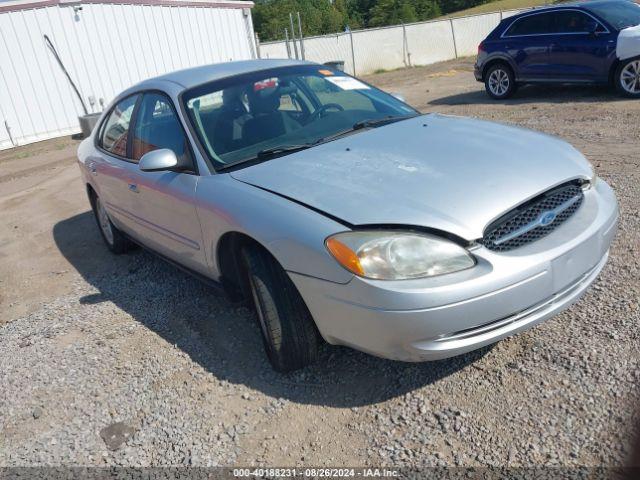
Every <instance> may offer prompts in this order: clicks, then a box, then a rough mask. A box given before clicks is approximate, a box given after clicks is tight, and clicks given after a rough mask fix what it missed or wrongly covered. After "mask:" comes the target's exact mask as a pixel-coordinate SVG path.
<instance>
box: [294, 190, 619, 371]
mask: <svg viewBox="0 0 640 480" xmlns="http://www.w3.org/2000/svg"><path fill="white" fill-rule="evenodd" d="M617 219H618V207H617V202H616V199H615V196H614V194H613V191H612V190H611V188H610V187H609V186H608V185H607V184H606V183H605V182H604V181H602V180H599V181H598V182H597V183H596V185H595V186H593V187H592V188H590V189H589V190H588V191H586V192H585V200H584V202H583V205H582V206H581V207H580V209H579V210H578V211H577V212H576V214H575V215H573V216H572V217H571V218H570V219H569V220H567V221H566V222H565V223H564V224H563V225H562V226H560V227H559V228H558V229H556V230H555V231H554V232H552V233H551V234H550V235H548V236H546V237H544V238H542V239H540V240H538V241H536V242H533V243H531V244H529V245H527V246H524V247H521V248H518V249H515V250H512V251H509V252H493V251H490V250H488V249H486V248H484V247H480V248H478V249H475V250H473V252H472V253H473V254H474V255H475V257H476V259H477V261H478V264H477V265H476V266H475V267H474V268H471V269H469V270H466V271H462V272H457V273H453V274H449V275H443V276H440V277H433V278H427V279H419V280H405V281H379V280H367V279H363V278H360V277H353V278H352V279H351V281H350V282H349V283H347V284H337V283H332V282H327V281H324V280H319V279H316V278H313V277H308V276H303V275H299V274H295V273H289V275H290V276H291V278H292V280H293V281H294V283H295V284H296V286H297V288H298V290H299V291H300V293H301V294H302V296H303V298H304V300H305V301H306V303H307V306H308V307H309V310H310V311H311V314H312V315H313V317H314V319H315V321H316V324H317V325H318V329H319V330H320V332H321V334H322V335H323V337H324V338H325V339H326V340H327V341H328V342H329V343H333V344H340V345H348V346H351V347H353V348H356V349H358V350H362V351H365V352H368V353H371V354H373V355H376V356H380V357H385V358H390V359H394V360H403V361H424V360H436V359H441V358H447V357H452V356H455V355H459V354H461V353H465V352H468V351H471V350H475V349H477V348H480V347H482V346H485V345H489V344H491V343H494V342H496V341H498V340H501V339H503V338H505V337H508V336H510V335H513V334H515V333H518V332H520V331H523V330H526V329H528V328H531V327H532V326H534V325H536V324H538V323H540V322H542V321H543V320H545V319H547V318H549V317H551V316H553V315H556V314H558V313H559V312H561V311H562V310H564V309H566V308H568V307H569V306H570V305H571V304H572V303H574V302H576V301H577V300H578V299H579V298H580V296H581V295H582V294H583V293H584V292H585V291H586V289H587V288H588V287H589V285H590V284H591V283H592V282H593V281H594V280H595V279H596V277H597V275H598V273H599V272H600V270H601V269H602V268H603V267H604V265H605V263H606V260H607V256H608V251H609V246H610V244H611V241H612V240H613V237H614V235H615V230H616V225H617Z"/></svg>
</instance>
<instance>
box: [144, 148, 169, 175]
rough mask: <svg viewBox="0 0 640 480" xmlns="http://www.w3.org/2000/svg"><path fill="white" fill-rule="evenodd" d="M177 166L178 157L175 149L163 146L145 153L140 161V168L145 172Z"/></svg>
mask: <svg viewBox="0 0 640 480" xmlns="http://www.w3.org/2000/svg"><path fill="white" fill-rule="evenodd" d="M177 166H178V157H176V154H175V153H173V150H169V149H168V148H161V149H159V150H153V151H152V152H149V153H145V154H144V155H143V156H142V158H141V159H140V162H139V163H138V168H139V169H140V170H142V171H143V172H159V171H162V170H171V169H173V168H176V167H177Z"/></svg>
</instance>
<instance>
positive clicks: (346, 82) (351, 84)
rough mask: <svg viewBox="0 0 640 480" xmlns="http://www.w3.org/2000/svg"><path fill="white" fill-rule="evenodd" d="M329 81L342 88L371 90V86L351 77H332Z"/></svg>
mask: <svg viewBox="0 0 640 480" xmlns="http://www.w3.org/2000/svg"><path fill="white" fill-rule="evenodd" d="M327 81H329V82H331V83H333V84H334V85H335V86H336V87H339V88H341V89H342V90H371V87H369V86H368V85H366V84H364V83H362V82H361V81H360V80H356V79H355V78H351V77H330V78H327Z"/></svg>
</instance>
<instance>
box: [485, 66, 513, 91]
mask: <svg viewBox="0 0 640 480" xmlns="http://www.w3.org/2000/svg"><path fill="white" fill-rule="evenodd" d="M484 87H485V89H486V91H487V93H488V94H489V96H490V97H491V98H495V99H496V100H503V99H505V98H509V97H510V96H511V95H513V94H514V93H515V91H516V89H517V85H516V79H515V76H514V74H513V70H511V67H509V66H508V65H506V64H504V63H497V64H495V65H492V66H491V67H489V70H487V73H486V74H485V80H484Z"/></svg>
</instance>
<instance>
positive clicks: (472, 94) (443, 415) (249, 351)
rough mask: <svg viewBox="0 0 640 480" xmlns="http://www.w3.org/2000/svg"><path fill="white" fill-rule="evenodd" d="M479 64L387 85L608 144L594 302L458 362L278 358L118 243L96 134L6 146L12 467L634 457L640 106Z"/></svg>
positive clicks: (1, 166) (2, 182) (0, 155)
mask: <svg viewBox="0 0 640 480" xmlns="http://www.w3.org/2000/svg"><path fill="white" fill-rule="evenodd" d="M470 65H471V64H470V63H469V62H468V61H460V62H448V63H445V64H440V65H436V66H431V67H427V68H418V69H412V70H408V71H397V72H389V73H385V74H380V75H375V76H372V77H370V78H368V79H367V80H368V81H371V82H373V83H376V84H379V85H380V86H382V87H383V88H385V89H387V90H390V91H398V92H400V93H403V94H404V95H406V97H407V99H408V101H409V102H410V103H412V104H413V105H416V106H418V107H419V108H421V109H422V110H424V111H440V112H445V113H452V114H461V115H471V116H476V117H480V118H486V119H491V120H495V121H501V122H507V123H512V124H517V125H522V126H525V127H529V128H535V129H538V130H543V131H546V132H548V133H552V134H556V135H560V136H561V137H563V138H565V139H567V140H568V141H570V142H571V143H572V144H574V145H575V146H576V147H577V148H579V149H580V150H582V151H583V152H584V153H585V154H586V155H587V157H588V158H590V160H591V161H592V162H593V163H594V165H595V166H596V169H597V170H598V173H599V174H600V176H602V177H603V178H604V179H606V180H607V181H608V182H609V183H610V184H611V185H612V186H613V188H614V189H615V190H616V192H617V195H618V197H619V200H620V206H621V211H622V216H621V222H620V230H619V233H618V236H617V239H616V241H615V244H614V246H613V249H612V252H611V258H610V261H609V263H608V265H607V266H606V267H605V269H604V270H603V272H602V274H601V275H600V277H599V279H598V281H597V282H596V284H595V285H594V286H593V288H592V289H591V290H590V291H589V292H588V293H587V294H586V296H585V297H584V298H583V299H582V300H581V301H580V302H579V303H578V304H576V305H575V306H573V307H572V308H571V309H569V310H568V311H566V312H564V313H562V314H561V315H558V316H557V317H555V318H553V319H551V320H549V321H547V322H545V323H544V324H542V325H541V326H539V327H537V328H535V329H533V330H531V331H528V332H526V333H523V334H521V335H518V336H516V337H513V338H511V339H508V340H505V341H502V342H500V343H499V344H497V345H495V346H493V347H492V348H487V349H484V350H481V351H478V352H474V353H471V354H469V355H465V356H462V357H458V358H454V359H450V360H446V361H440V362H434V363H426V364H402V363H396V362H390V361H385V360H380V359H376V358H373V357H370V356H367V355H365V354H362V353H359V352H355V351H352V350H349V349H347V348H338V347H330V346H327V347H325V348H324V349H323V351H322V355H321V359H320V361H319V362H318V363H317V364H316V365H314V366H311V367H309V368H307V369H305V370H303V371H300V372H296V373H293V374H289V375H280V374H276V373H274V372H273V371H272V370H271V369H270V368H269V366H268V365H267V363H266V360H265V358H264V354H263V352H262V346H261V341H260V338H259V331H258V328H257V327H256V326H255V324H254V323H253V320H252V317H251V314H250V312H249V311H248V310H246V309H245V308H242V307H237V306H234V305H231V304H230V303H229V302H228V301H227V300H226V299H225V298H223V297H221V296H219V295H218V294H217V293H216V292H214V291H211V290H210V289H209V288H207V287H205V286H203V285H201V284H199V283H198V282H197V281H195V280H193V279H191V278H190V277H188V276H186V275H184V274H183V273H181V272H180V271H177V270H176V269H175V268H173V267H171V266H169V265H166V264H165V263H163V262H161V261H160V260H157V259H155V258H154V257H152V256H151V255H149V254H148V253H145V252H144V251H140V250H138V251H136V252H133V253H132V254H129V255H126V256H120V257H113V256H111V255H109V254H108V253H107V252H106V249H105V248H104V247H103V246H102V245H101V243H100V242H101V240H100V238H99V235H98V232H97V230H96V227H95V224H94V222H93V219H92V217H91V214H90V213H89V212H88V211H87V209H88V205H87V202H86V199H85V196H84V193H83V190H82V185H81V183H80V180H79V175H78V172H77V167H76V166H75V165H73V154H74V149H75V148H76V145H77V143H76V142H75V141H72V140H70V139H63V140H59V141H52V142H46V143H42V144H38V145H36V146H28V147H22V148H20V149H16V150H13V151H11V152H0V189H1V191H0V223H1V224H3V225H6V226H7V227H6V228H3V229H2V230H0V314H1V315H0V324H3V326H0V364H1V365H2V367H1V368H0V405H1V408H0V466H17V465H89V466H90V465H127V466H150V465H157V466H163V465H271V466H273V465H316V466H318V465H333V466H344V465H351V466H355V465H381V464H382V465H395V466H413V467H418V466H434V465H435V466H438V465H442V466H444V465H462V466H484V465H511V466H543V465H545V466H546V465H563V466H577V465H585V466H619V465H622V464H624V463H625V462H626V460H627V457H628V455H629V450H630V441H631V438H632V436H633V434H634V429H633V427H632V426H633V425H637V424H638V423H639V422H640V418H639V413H640V412H637V411H635V409H636V408H637V407H638V405H640V402H639V401H638V400H639V399H640V395H639V392H638V384H639V380H640V365H639V362H638V358H639V353H640V343H639V339H640V338H639V337H640V333H639V332H640V330H639V328H638V327H639V326H640V306H639V298H640V295H639V293H640V261H639V260H638V254H639V253H640V218H639V214H638V212H639V211H640V189H639V188H638V184H639V183H640V169H639V168H638V162H639V160H638V157H637V153H638V151H640V127H639V124H638V120H637V119H638V118H639V117H638V115H639V114H640V102H637V101H636V102H633V101H629V100H620V99H618V97H617V96H616V95H615V94H613V93H611V92H609V91H607V90H605V89H592V88H565V87H556V88H548V89H542V88H533V87H532V88H525V89H522V90H521V91H520V92H519V93H518V95H517V96H516V97H515V98H514V99H513V100H511V101H508V102H492V101H489V100H488V99H487V98H486V97H485V96H484V93H482V92H481V91H480V88H481V86H480V85H479V84H477V83H475V82H474V81H473V78H472V75H471V74H470ZM515 153H517V152H515Z"/></svg>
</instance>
